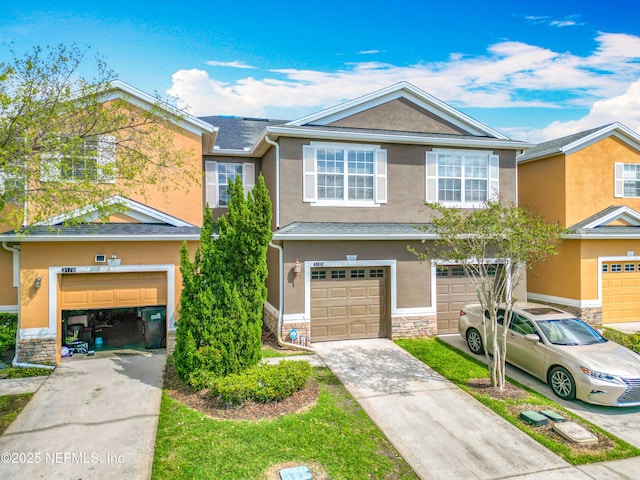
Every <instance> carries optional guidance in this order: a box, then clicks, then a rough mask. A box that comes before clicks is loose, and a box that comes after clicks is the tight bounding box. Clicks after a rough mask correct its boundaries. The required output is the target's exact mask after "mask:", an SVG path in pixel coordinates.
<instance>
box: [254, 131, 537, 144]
mask: <svg viewBox="0 0 640 480" xmlns="http://www.w3.org/2000/svg"><path fill="white" fill-rule="evenodd" d="M267 130H268V132H269V133H272V134H274V135H276V136H277V135H283V136H287V137H300V138H314V139H331V140H362V141H370V142H383V143H404V144H413V145H435V146H458V147H460V146H469V147H485V148H488V147H490V148H509V149H511V148H514V149H518V150H522V149H524V148H529V147H533V146H535V144H534V143H526V142H519V141H516V140H501V139H491V140H480V139H474V138H456V136H453V138H443V137H421V136H419V135H398V134H395V133H371V132H341V131H334V130H322V129H317V130H315V129H314V130H308V129H303V128H296V127H279V126H274V127H268V128H267Z"/></svg>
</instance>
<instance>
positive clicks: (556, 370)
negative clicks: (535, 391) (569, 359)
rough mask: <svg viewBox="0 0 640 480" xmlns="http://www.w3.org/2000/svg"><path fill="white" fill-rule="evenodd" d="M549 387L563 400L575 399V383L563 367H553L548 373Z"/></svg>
mask: <svg viewBox="0 0 640 480" xmlns="http://www.w3.org/2000/svg"><path fill="white" fill-rule="evenodd" d="M549 385H550V386H551V390H553V393H554V394H555V395H557V396H558V397H560V398H562V399H563V400H574V399H575V398H576V382H575V381H574V380H573V377H572V376H571V374H570V373H569V372H568V371H567V369H566V368H564V367H553V368H552V369H551V371H550V372H549Z"/></svg>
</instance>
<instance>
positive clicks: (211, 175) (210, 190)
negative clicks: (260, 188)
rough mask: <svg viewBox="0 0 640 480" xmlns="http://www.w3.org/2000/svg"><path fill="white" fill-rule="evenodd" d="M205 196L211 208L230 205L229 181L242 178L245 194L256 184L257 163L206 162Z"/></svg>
mask: <svg viewBox="0 0 640 480" xmlns="http://www.w3.org/2000/svg"><path fill="white" fill-rule="evenodd" d="M204 168H205V197H206V202H207V204H208V205H209V208H219V207H226V206H228V205H229V200H230V198H231V192H230V191H229V182H230V181H234V180H235V179H236V178H238V177H241V178H242V186H243V188H244V193H245V195H246V194H248V193H249V192H250V191H251V190H252V189H253V187H254V186H255V184H256V173H255V164H253V163H250V162H247V163H222V162H215V161H206V162H205V167H204Z"/></svg>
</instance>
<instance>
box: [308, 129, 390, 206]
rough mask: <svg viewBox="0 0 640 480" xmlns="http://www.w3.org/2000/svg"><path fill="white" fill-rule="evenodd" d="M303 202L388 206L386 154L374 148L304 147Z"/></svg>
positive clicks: (339, 145) (347, 146) (333, 145)
mask: <svg viewBox="0 0 640 480" xmlns="http://www.w3.org/2000/svg"><path fill="white" fill-rule="evenodd" d="M303 170H304V179H303V201H304V202H310V203H313V204H316V205H335V206H344V205H346V206H375V205H377V204H381V203H386V202H387V151H386V150H382V149H380V148H379V147H378V146H373V145H353V144H327V143H315V142H312V144H311V145H305V146H304V147H303Z"/></svg>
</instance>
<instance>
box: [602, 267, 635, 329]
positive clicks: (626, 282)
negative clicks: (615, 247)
mask: <svg viewBox="0 0 640 480" xmlns="http://www.w3.org/2000/svg"><path fill="white" fill-rule="evenodd" d="M616 263H617V266H619V267H620V268H621V269H622V270H621V271H615V270H614V269H613V268H612V265H615V264H616ZM622 263H624V265H625V266H624V267H622V266H621V263H620V262H613V263H609V264H605V265H606V267H607V270H609V271H608V272H603V273H602V321H603V323H605V324H610V323H618V322H637V321H640V304H639V302H638V300H639V299H640V295H639V292H640V273H639V272H638V271H625V270H626V268H627V262H622ZM631 267H632V268H633V269H634V270H636V269H637V268H640V267H639V266H638V265H634V264H631Z"/></svg>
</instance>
